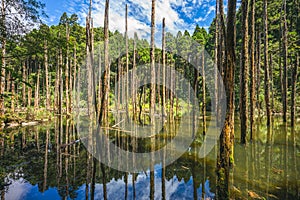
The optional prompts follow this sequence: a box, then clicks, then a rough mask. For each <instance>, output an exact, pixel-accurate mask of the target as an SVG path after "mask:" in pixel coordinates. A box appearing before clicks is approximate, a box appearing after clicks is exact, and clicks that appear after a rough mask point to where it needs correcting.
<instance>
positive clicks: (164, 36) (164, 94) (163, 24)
mask: <svg viewBox="0 0 300 200" xmlns="http://www.w3.org/2000/svg"><path fill="white" fill-rule="evenodd" d="M165 28H166V19H165V18H163V21H162V47H161V49H162V56H161V57H162V101H161V102H162V115H166V88H165V84H166V33H165ZM162 123H163V121H162Z"/></svg>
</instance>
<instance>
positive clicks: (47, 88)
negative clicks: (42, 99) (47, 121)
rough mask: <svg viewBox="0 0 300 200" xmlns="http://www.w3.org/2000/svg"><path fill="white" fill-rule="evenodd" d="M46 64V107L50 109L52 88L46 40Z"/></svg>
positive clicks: (45, 42) (45, 41)
mask: <svg viewBox="0 0 300 200" xmlns="http://www.w3.org/2000/svg"><path fill="white" fill-rule="evenodd" d="M44 65H45V76H46V77H45V78H46V109H47V110H48V111H49V110H50V90H49V66H48V43H47V40H44Z"/></svg>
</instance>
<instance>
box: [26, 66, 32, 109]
mask: <svg viewBox="0 0 300 200" xmlns="http://www.w3.org/2000/svg"><path fill="white" fill-rule="evenodd" d="M31 70H32V69H31V66H30V62H28V75H27V79H28V80H27V82H28V83H29V84H32V80H31ZM31 99H32V88H31V87H28V90H27V106H28V107H29V108H30V107H31Z"/></svg>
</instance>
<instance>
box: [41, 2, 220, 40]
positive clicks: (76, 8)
mask: <svg viewBox="0 0 300 200" xmlns="http://www.w3.org/2000/svg"><path fill="white" fill-rule="evenodd" d="M41 1H42V2H44V3H45V4H46V8H45V11H46V13H47V15H48V16H49V18H48V19H44V22H45V23H46V24H48V25H52V24H57V23H58V21H59V18H60V16H61V15H62V13H63V12H64V11H66V12H67V13H68V14H73V13H76V14H77V15H78V16H79V22H80V24H81V25H85V17H86V15H87V12H88V4H89V0H58V1H57V0H41ZM225 2H226V1H225ZM104 3H105V0H93V10H92V15H93V18H94V26H95V27H98V26H103V16H104ZM126 4H128V11H129V19H128V21H129V22H128V29H129V36H130V37H132V36H133V34H134V32H137V33H138V35H139V36H140V37H143V38H148V37H149V33H150V21H151V20H150V16H151V0H110V14H109V18H110V24H109V29H110V30H112V31H114V30H119V31H120V32H124V29H125V28H124V26H125V25H124V24H125V23H124V15H125V5H126ZM225 7H226V5H225ZM214 15H215V0H156V32H157V33H156V34H157V35H160V31H161V26H162V23H161V21H162V18H163V17H165V18H166V29H167V31H169V32H171V33H173V34H176V33H177V32H178V31H179V30H181V31H184V30H188V31H189V32H190V33H191V34H192V33H193V30H194V28H195V26H196V24H198V25H200V26H201V27H205V28H208V27H209V25H210V23H211V22H212V19H213V17H214Z"/></svg>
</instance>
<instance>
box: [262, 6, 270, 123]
mask: <svg viewBox="0 0 300 200" xmlns="http://www.w3.org/2000/svg"><path fill="white" fill-rule="evenodd" d="M263 9H264V40H265V41H264V67H265V104H266V114H267V126H270V125H271V108H270V107H271V105H270V77H269V75H270V73H269V61H268V58H269V49H268V46H269V42H268V40H269V39H268V2H267V0H264V8H263Z"/></svg>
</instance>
